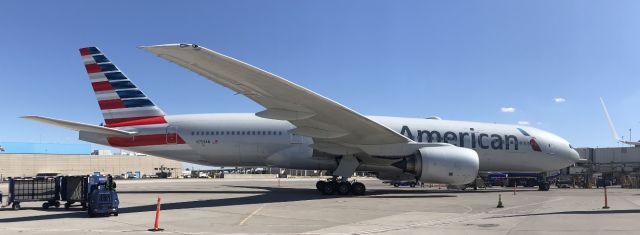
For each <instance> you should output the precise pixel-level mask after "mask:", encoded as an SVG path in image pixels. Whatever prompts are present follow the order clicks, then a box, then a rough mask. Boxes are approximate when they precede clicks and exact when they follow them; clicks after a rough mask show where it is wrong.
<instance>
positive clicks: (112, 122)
mask: <svg viewBox="0 0 640 235" xmlns="http://www.w3.org/2000/svg"><path fill="white" fill-rule="evenodd" d="M104 121H105V122H106V123H107V127H122V126H142V125H152V124H165V123H167V120H165V119H164V116H154V117H131V118H114V119H105V120H104Z"/></svg>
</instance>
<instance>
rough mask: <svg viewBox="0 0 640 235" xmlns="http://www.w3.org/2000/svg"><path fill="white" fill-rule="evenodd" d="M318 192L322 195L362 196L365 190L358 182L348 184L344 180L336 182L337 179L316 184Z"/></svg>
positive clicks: (320, 181)
mask: <svg viewBox="0 0 640 235" xmlns="http://www.w3.org/2000/svg"><path fill="white" fill-rule="evenodd" d="M316 188H317V189H318V191H319V192H320V193H322V194H324V195H334V194H338V195H348V194H353V195H358V196H360V195H364V193H365V191H366V190H367V188H366V187H365V186H364V184H363V183H360V182H355V181H354V182H349V181H346V180H341V181H338V180H337V179H329V180H319V181H318V182H317V183H316Z"/></svg>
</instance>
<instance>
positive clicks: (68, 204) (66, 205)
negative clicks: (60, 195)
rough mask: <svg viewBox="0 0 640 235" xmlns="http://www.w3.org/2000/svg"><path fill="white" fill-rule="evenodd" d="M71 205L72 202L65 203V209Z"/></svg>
mask: <svg viewBox="0 0 640 235" xmlns="http://www.w3.org/2000/svg"><path fill="white" fill-rule="evenodd" d="M70 207H71V203H69V202H67V203H65V204H64V209H65V210H69V208H70Z"/></svg>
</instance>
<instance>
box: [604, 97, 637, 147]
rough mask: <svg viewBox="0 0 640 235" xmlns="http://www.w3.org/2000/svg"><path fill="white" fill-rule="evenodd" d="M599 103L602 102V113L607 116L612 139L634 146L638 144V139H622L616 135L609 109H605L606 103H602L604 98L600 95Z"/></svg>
mask: <svg viewBox="0 0 640 235" xmlns="http://www.w3.org/2000/svg"><path fill="white" fill-rule="evenodd" d="M600 104H602V110H604V115H605V117H606V118H607V121H608V122H609V130H611V134H612V135H613V139H615V140H616V141H618V142H619V143H623V144H628V145H633V146H634V147H638V146H640V141H631V140H624V139H622V138H620V137H618V132H617V131H616V128H615V127H614V126H613V121H612V120H611V116H609V111H608V110H607V105H605V104H604V100H603V99H602V97H600Z"/></svg>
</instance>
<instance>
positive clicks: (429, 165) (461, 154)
mask: <svg viewBox="0 0 640 235" xmlns="http://www.w3.org/2000/svg"><path fill="white" fill-rule="evenodd" d="M393 165H394V166H396V167H398V168H400V169H403V170H404V171H405V172H407V173H411V174H414V175H415V176H416V179H418V180H420V181H422V182H427V183H440V184H451V185H463V184H468V183H471V182H472V181H473V180H475V178H476V177H477V176H478V169H479V167H480V160H479V159H478V153H476V151H474V150H471V149H467V148H460V147H456V146H441V147H424V148H421V149H419V150H418V151H416V153H415V154H414V155H412V156H409V157H407V158H405V159H404V160H402V161H400V162H396V163H394V164H393Z"/></svg>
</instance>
